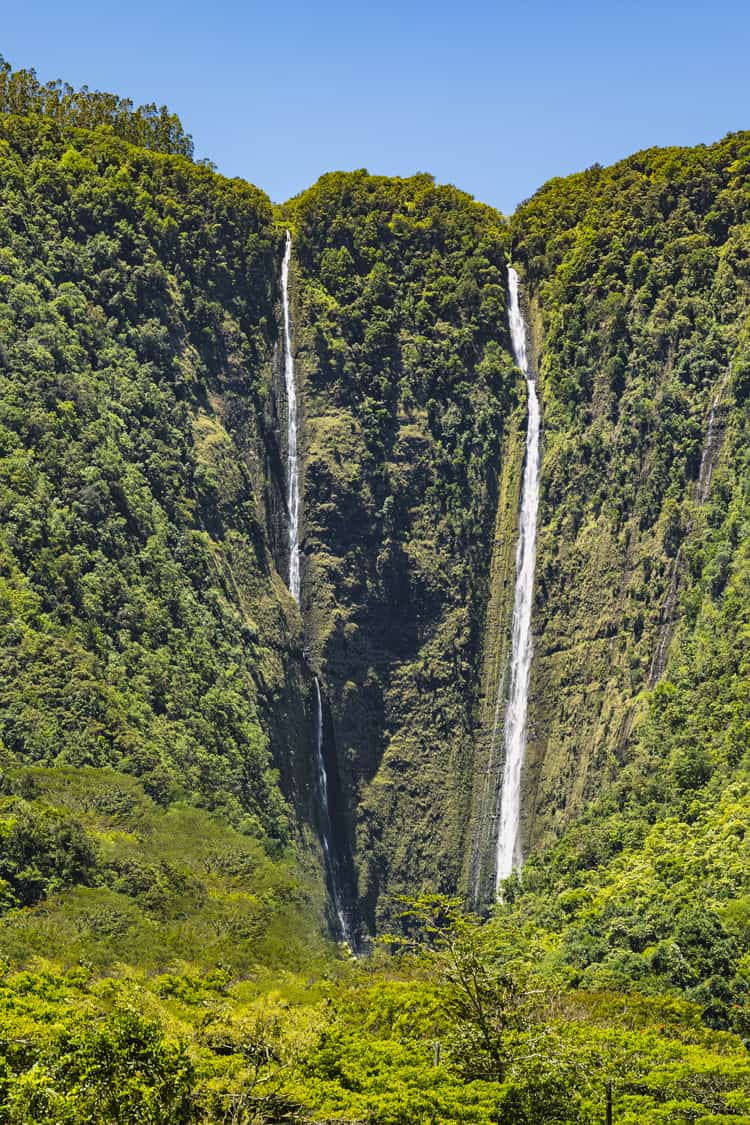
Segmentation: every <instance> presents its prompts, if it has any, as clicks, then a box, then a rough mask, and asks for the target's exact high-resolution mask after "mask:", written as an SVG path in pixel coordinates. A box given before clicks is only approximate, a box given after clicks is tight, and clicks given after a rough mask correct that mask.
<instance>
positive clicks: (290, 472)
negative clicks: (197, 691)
mask: <svg viewBox="0 0 750 1125" xmlns="http://www.w3.org/2000/svg"><path fill="white" fill-rule="evenodd" d="M291 258H292V236H291V233H290V232H289V231H287V232H286V245H285V247H284V258H283V261H282V263H281V299H282V304H283V308H284V383H285V385H286V402H287V508H288V510H289V593H290V594H291V595H292V597H293V598H294V600H295V601H296V603H297V605H299V604H300V572H299V514H300V491H299V456H298V452H297V382H296V379H295V376H294V357H293V355H292V325H291V314H290V312H289V263H290V262H291ZM314 683H315V705H316V714H315V767H316V771H317V776H318V797H319V801H320V824H321V842H322V845H323V855H324V858H325V865H326V872H327V874H328V880H329V884H330V889H331V898H332V900H333V908H334V910H335V912H336V921H337V924H338V930H339V936H340V937H341V938H343V939H344V940H346V941H348V942H349V943H350V944H352V936H351V931H350V929H349V926H348V925H347V922H346V917H345V915H344V911H343V909H342V906H341V896H340V893H339V883H338V877H337V871H336V857H335V852H334V844H333V830H332V827H331V808H330V805H329V802H328V774H327V772H326V763H325V757H324V755H323V737H324V727H323V697H322V695H321V691H320V681H319V679H318V677H317V676H315V679H314Z"/></svg>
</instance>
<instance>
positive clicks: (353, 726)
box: [285, 171, 517, 930]
mask: <svg viewBox="0 0 750 1125" xmlns="http://www.w3.org/2000/svg"><path fill="white" fill-rule="evenodd" d="M285 214H286V215H288V219H289V221H290V222H291V223H292V224H293V227H294V246H295V256H296V274H295V293H296V309H295V314H296V315H295V324H296V325H297V356H298V366H299V370H300V372H301V378H302V381H303V389H304V401H305V416H306V417H305V441H306V445H305V484H304V496H305V502H304V520H305V527H304V549H305V557H306V566H305V572H304V576H303V586H304V603H305V604H304V607H303V609H304V618H305V624H306V630H307V634H308V643H309V646H310V649H311V652H312V658H313V661H314V662H315V663H316V664H318V665H319V666H320V669H321V673H322V678H323V682H324V685H325V690H326V695H327V698H328V700H329V703H330V707H331V713H332V720H333V732H332V733H333V737H334V739H335V742H336V750H337V754H338V768H339V772H340V775H341V778H342V782H343V790H344V793H345V794H346V808H345V810H344V811H345V815H346V818H347V822H348V825H349V831H350V837H351V841H352V847H353V850H354V851H355V853H356V855H357V858H358V863H359V892H360V904H361V909H362V913H363V916H364V918H365V919H366V922H367V924H368V925H369V926H370V928H371V929H372V930H375V929H376V928H380V927H382V925H383V924H385V923H386V920H387V919H388V918H389V917H390V916H391V912H392V908H393V902H394V897H395V896H397V895H398V894H402V893H410V892H411V891H413V890H414V889H417V888H419V887H422V886H424V887H437V888H440V889H443V890H446V891H448V890H454V889H455V888H456V887H457V885H458V883H459V880H460V878H461V867H462V863H463V855H464V853H465V851H466V850H467V849H468V848H469V846H470V837H469V834H468V831H467V826H468V822H469V814H470V808H471V796H472V793H471V789H472V759H473V754H474V746H473V739H474V724H475V719H474V712H475V708H476V705H477V695H478V683H479V681H480V679H481V676H480V669H481V662H482V652H483V625H484V620H485V615H486V612H487V603H488V598H489V588H488V586H489V584H488V568H489V560H490V558H491V555H492V538H493V531H494V526H495V515H496V509H497V504H498V495H499V491H500V477H501V472H502V468H503V457H502V449H503V443H504V436H505V430H506V422H507V419H508V417H509V415H510V414H511V412H512V411H513V409H514V407H515V406H516V402H517V373H516V372H515V370H514V368H513V365H512V363H511V361H510V359H509V356H508V353H507V326H506V314H505V257H504V256H505V252H506V249H507V245H508V239H507V231H506V229H505V226H504V224H503V221H502V219H501V217H500V216H499V215H498V214H497V213H496V212H494V211H492V210H491V209H490V208H488V207H484V206H481V205H480V204H478V203H475V202H474V201H473V200H472V199H471V198H470V197H469V196H466V195H464V194H463V193H461V192H459V191H456V190H455V188H449V187H436V186H435V184H434V183H433V181H432V178H431V177H430V176H427V175H421V176H414V177H412V178H411V179H404V180H397V179H385V178H384V177H378V176H369V175H368V174H367V173H366V172H364V171H360V172H354V173H351V174H343V173H337V174H335V175H329V176H324V177H322V179H321V180H320V181H319V182H318V183H317V184H316V185H315V186H314V187H313V188H311V189H310V190H309V191H307V192H304V193H303V194H302V195H301V196H299V197H298V198H296V199H294V200H292V201H291V203H289V204H287V207H286V210H285Z"/></svg>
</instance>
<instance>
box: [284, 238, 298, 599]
mask: <svg viewBox="0 0 750 1125" xmlns="http://www.w3.org/2000/svg"><path fill="white" fill-rule="evenodd" d="M291 258H292V236H291V234H290V232H289V231H287V232H286V246H285V247H284V259H283V261H282V263H281V297H282V304H283V309H284V383H285V386H286V403H287V431H286V434H287V455H286V462H287V473H286V477H287V497H286V502H287V510H288V513H289V593H290V594H291V595H292V597H293V598H294V600H295V601H296V603H297V605H299V596H300V579H299V458H298V456H297V384H296V381H295V378H294V357H293V356H292V328H291V318H290V314H289V263H290V261H291Z"/></svg>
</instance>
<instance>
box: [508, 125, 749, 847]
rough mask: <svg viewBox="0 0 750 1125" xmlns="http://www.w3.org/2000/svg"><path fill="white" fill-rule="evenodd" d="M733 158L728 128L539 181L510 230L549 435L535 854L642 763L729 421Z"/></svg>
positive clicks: (740, 268) (741, 141)
mask: <svg viewBox="0 0 750 1125" xmlns="http://www.w3.org/2000/svg"><path fill="white" fill-rule="evenodd" d="M747 152H748V138H747V136H746V135H740V136H736V137H731V138H728V139H727V140H726V141H724V142H722V143H721V144H718V145H715V146H713V147H712V148H699V149H693V150H687V151H686V150H676V149H675V150H657V151H651V152H646V153H642V154H639V155H637V156H635V157H632V158H631V159H629V160H627V161H624V162H623V163H622V164H619V165H616V166H615V167H614V168H612V169H609V170H603V169H592V170H590V171H589V172H587V173H584V174H583V175H581V176H578V177H573V178H571V179H568V180H564V181H553V182H552V183H551V184H550V185H548V186H547V187H546V188H543V189H542V190H541V191H540V192H539V193H538V195H537V196H535V197H534V198H533V199H532V200H531V201H529V203H527V204H525V205H524V206H523V207H522V208H521V209H520V211H519V212H518V214H517V215H516V216H515V217H514V220H513V227H514V253H515V255H516V256H517V257H518V258H519V259H520V260H521V262H522V263H523V264H524V266H525V271H526V284H527V289H528V292H529V294H530V298H531V308H532V313H533V316H532V321H533V328H534V337H535V345H536V348H537V350H538V353H539V357H540V373H541V383H542V395H543V410H544V443H545V451H544V461H543V467H542V507H541V513H540V528H539V545H538V569H537V595H536V610H535V626H534V631H535V635H536V638H537V648H536V658H535V661H534V668H533V675H532V689H531V693H532V702H531V708H530V715H531V725H530V742H529V750H528V767H527V771H526V795H525V810H526V828H525V835H526V840H527V845H528V846H530V847H531V846H538V845H543V844H546V843H549V842H550V841H551V840H552V839H553V838H554V836H555V835H556V834H557V833H559V831H560V829H561V827H563V826H564V825H565V824H566V823H568V822H569V821H570V819H571V817H573V816H574V815H575V814H576V813H577V812H579V811H580V809H581V808H582V807H583V805H584V804H585V802H586V801H587V800H589V799H590V798H591V797H592V796H594V795H595V794H596V793H597V791H598V790H600V788H601V787H602V785H603V784H605V783H606V782H608V781H610V780H613V779H614V778H616V776H617V774H618V772H619V769H620V767H621V765H622V763H623V761H625V760H627V759H628V758H629V757H632V755H633V754H635V753H636V752H637V750H636V748H637V746H638V745H639V736H638V727H639V722H640V719H641V718H642V717H643V715H644V714H645V709H644V708H645V703H646V700H647V695H646V692H647V689H649V688H651V687H653V686H654V684H655V683H656V682H657V681H658V680H659V679H660V678H661V677H662V676H663V675H664V674H665V672H666V674H667V675H668V674H669V672H670V668H671V664H670V661H672V660H679V656H680V645H681V644H684V643H685V634H684V630H682V631H678V633H675V628H676V625H677V623H678V622H679V621H682V620H683V618H684V616H685V613H686V612H687V607H689V606H694V605H695V604H696V603H695V599H696V597H698V594H697V590H696V586H697V584H698V583H699V582H700V579H701V566H700V564H699V563H697V562H696V551H699V548H698V547H697V543H698V542H699V540H700V537H701V535H702V534H703V529H704V528H705V525H706V521H707V519H710V518H711V517H710V510H711V504H712V503H713V502H714V498H715V496H716V494H717V492H720V490H721V489H722V487H726V485H723V484H722V481H723V480H724V479H725V478H723V477H722V469H721V466H722V465H725V464H728V463H729V458H730V457H731V453H730V451H731V445H732V442H731V441H730V439H729V436H728V432H727V431H728V430H729V431H730V432H731V433H736V426H737V425H740V424H741V419H742V414H743V411H742V407H741V403H740V402H739V401H738V399H737V391H736V386H737V379H736V374H735V375H733V374H732V372H735V373H736V372H737V371H739V370H740V369H743V364H744V362H745V360H744V358H743V357H744V356H745V354H746V347H747V343H746V340H747V336H746V322H747V315H748V288H747V283H748V272H747V229H748V228H747V226H746V222H747V219H748V217H749V212H748V204H749V202H750V198H749V196H748V192H747V188H746V170H745V165H746V163H747V159H748V158H747ZM740 398H741V396H740ZM717 472H718V477H717V475H716V474H717ZM686 734H687V732H686Z"/></svg>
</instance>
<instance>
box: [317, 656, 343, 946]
mask: <svg viewBox="0 0 750 1125" xmlns="http://www.w3.org/2000/svg"><path fill="white" fill-rule="evenodd" d="M314 683H315V704H316V721H315V764H316V766H317V771H318V790H319V796H320V813H321V841H322V843H323V855H324V856H325V862H326V869H327V872H328V879H329V882H330V885H331V899H332V901H333V908H334V910H335V912H336V922H337V924H338V931H339V937H340V938H341V939H342V940H344V941H347V942H348V943H349V945H352V939H351V933H350V930H349V926H348V925H347V922H346V917H345V915H344V911H343V908H342V905H341V897H340V895H339V890H338V879H337V877H336V860H335V858H334V849H333V834H332V830H331V813H330V805H329V802H328V773H327V772H326V763H325V757H324V756H323V734H324V729H323V697H322V695H321V692H320V680H319V679H318V677H317V676H316V677H315V680H314Z"/></svg>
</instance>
